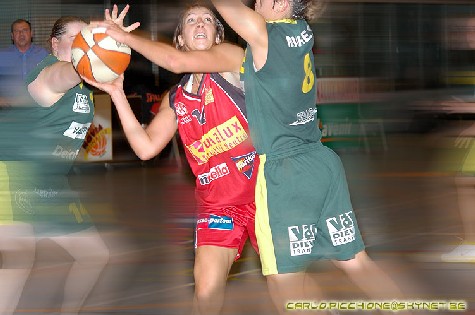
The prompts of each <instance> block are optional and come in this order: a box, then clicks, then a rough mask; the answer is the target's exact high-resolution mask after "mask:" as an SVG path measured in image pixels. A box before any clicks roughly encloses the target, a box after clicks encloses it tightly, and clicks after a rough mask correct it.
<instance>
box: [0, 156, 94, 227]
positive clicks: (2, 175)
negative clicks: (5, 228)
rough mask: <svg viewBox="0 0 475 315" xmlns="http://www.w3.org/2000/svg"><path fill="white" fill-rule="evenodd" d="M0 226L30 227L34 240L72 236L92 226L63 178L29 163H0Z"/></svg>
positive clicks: (75, 195) (64, 177)
mask: <svg viewBox="0 0 475 315" xmlns="http://www.w3.org/2000/svg"><path fill="white" fill-rule="evenodd" d="M0 205H1V206H2V207H1V210H0V223H1V224H8V223H9V222H14V221H16V222H25V223H30V224H31V225H32V226H33V227H34V231H35V234H36V235H38V236H56V235H65V234H70V233H75V232H79V231H82V230H84V229H88V228H90V227H91V226H92V220H91V218H90V216H89V213H88V212H87V210H86V209H85V207H84V206H83V205H82V204H81V202H80V199H79V195H78V193H77V192H75V191H73V190H71V189H70V186H69V181H68V178H67V176H66V175H64V174H54V173H52V172H45V171H44V170H43V169H41V168H38V166H37V165H35V164H33V163H29V162H13V161H8V162H5V161H4V162H0Z"/></svg>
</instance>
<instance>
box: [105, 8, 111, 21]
mask: <svg viewBox="0 0 475 315" xmlns="http://www.w3.org/2000/svg"><path fill="white" fill-rule="evenodd" d="M111 19H112V17H111V13H110V11H109V9H105V10H104V20H106V21H110V20H111Z"/></svg>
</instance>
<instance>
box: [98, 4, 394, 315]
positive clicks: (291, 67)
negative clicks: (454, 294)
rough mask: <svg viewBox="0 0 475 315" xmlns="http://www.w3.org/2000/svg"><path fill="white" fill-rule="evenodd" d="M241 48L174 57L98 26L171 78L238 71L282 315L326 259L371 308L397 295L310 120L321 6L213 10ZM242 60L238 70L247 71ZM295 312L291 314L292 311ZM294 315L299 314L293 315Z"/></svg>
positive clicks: (265, 253)
mask: <svg viewBox="0 0 475 315" xmlns="http://www.w3.org/2000/svg"><path fill="white" fill-rule="evenodd" d="M212 2H213V4H214V6H215V7H216V9H217V10H218V12H219V13H220V14H221V16H222V17H223V18H224V20H225V21H226V22H227V23H228V24H229V26H231V27H232V28H233V29H234V30H235V31H236V32H237V34H238V35H240V36H241V37H242V38H243V39H244V40H245V41H246V42H247V44H248V45H247V48H246V51H245V52H244V51H243V50H242V49H241V48H240V47H238V46H235V45H231V44H226V43H223V44H220V45H216V46H214V47H212V48H211V49H209V50H207V51H193V52H177V51H175V50H174V49H173V48H172V47H170V46H168V45H166V44H164V43H159V42H155V41H151V40H148V39H144V38H140V37H138V36H135V35H133V34H127V33H125V32H123V31H122V30H121V29H120V28H117V27H116V26H115V25H113V24H112V23H108V22H101V23H98V24H97V26H102V27H106V29H107V31H106V33H107V34H109V35H110V36H112V37H113V38H115V39H116V40H118V41H120V42H123V43H125V44H127V45H129V46H130V47H131V48H132V49H134V50H136V51H137V52H139V53H140V54H142V55H144V56H145V57H146V58H148V59H150V60H151V61H153V62H154V63H156V64H158V65H159V66H161V67H164V68H166V69H168V70H171V71H173V72H223V71H236V70H240V72H241V79H242V80H243V81H244V87H245V93H246V96H245V97H246V107H247V112H248V119H249V127H250V131H251V137H252V139H253V142H254V145H255V148H256V150H257V152H258V153H259V156H260V158H261V164H260V167H259V173H258V179H257V180H258V183H257V186H256V207H257V210H256V234H257V239H258V244H259V248H260V250H261V256H260V257H261V263H262V272H263V274H264V275H265V276H266V278H267V283H268V287H269V292H270V294H271V296H272V299H273V301H274V304H275V305H276V307H277V309H278V311H279V312H280V313H286V311H287V310H286V307H287V306H289V305H290V304H287V303H288V302H289V301H292V300H302V299H306V298H309V297H310V296H308V295H307V293H306V292H305V290H304V282H305V277H306V274H305V270H306V268H307V266H309V264H311V263H312V262H314V261H316V260H321V259H328V260H331V261H332V262H334V264H335V265H336V266H338V267H339V268H341V269H342V270H343V271H345V272H346V273H347V275H348V276H349V277H350V279H351V280H353V281H354V282H355V283H356V284H357V285H358V286H359V287H360V288H361V289H362V290H363V291H364V292H366V293H367V294H368V295H369V296H370V297H371V298H373V299H395V298H400V297H402V294H401V292H400V290H399V288H398V287H397V285H396V284H395V283H394V282H393V280H392V279H391V278H389V277H388V276H387V275H386V274H385V273H384V272H383V271H382V270H381V269H380V268H379V267H378V266H377V264H375V262H373V261H372V260H371V259H370V258H369V257H368V255H367V254H366V253H365V250H364V244H363V241H362V238H361V235H360V232H359V229H358V225H357V222H356V218H355V215H354V213H353V207H352V205H351V201H350V196H349V191H348V187H347V182H346V178H345V172H344V169H343V166H342V163H341V161H340V159H339V157H338V156H337V155H336V154H335V153H334V152H333V151H332V150H330V149H329V148H327V147H325V146H323V145H322V144H321V141H320V138H321V133H320V130H319V129H318V126H317V124H316V119H315V112H316V111H315V100H316V84H315V83H316V77H315V72H314V59H313V58H314V57H313V52H312V47H313V44H314V34H313V32H312V30H311V28H310V26H309V25H308V23H307V20H311V19H312V18H313V15H314V13H316V11H319V10H320V9H321V7H322V4H321V3H320V2H319V1H318V2H317V1H315V2H314V1H311V0H292V1H291V0H256V3H255V11H253V10H251V9H250V8H248V7H247V6H246V5H245V4H244V3H242V2H241V1H240V0H212ZM243 60H244V63H243ZM292 312H294V311H292ZM294 313H295V312H294Z"/></svg>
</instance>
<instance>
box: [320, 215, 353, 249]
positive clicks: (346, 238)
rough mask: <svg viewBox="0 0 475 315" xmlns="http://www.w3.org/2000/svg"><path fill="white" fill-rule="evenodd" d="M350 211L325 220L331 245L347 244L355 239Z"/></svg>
mask: <svg viewBox="0 0 475 315" xmlns="http://www.w3.org/2000/svg"><path fill="white" fill-rule="evenodd" d="M352 213H353V211H348V212H345V213H342V214H340V215H339V216H337V217H331V218H328V219H327V220H326V222H327V228H328V233H329V234H330V237H331V240H332V243H333V246H340V245H344V244H348V243H351V242H353V241H354V240H355V224H354V221H353V219H352V218H351V214H352Z"/></svg>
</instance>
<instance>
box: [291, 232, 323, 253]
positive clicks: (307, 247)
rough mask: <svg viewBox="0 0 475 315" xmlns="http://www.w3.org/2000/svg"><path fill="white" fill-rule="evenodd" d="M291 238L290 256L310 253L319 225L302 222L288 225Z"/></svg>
mask: <svg viewBox="0 0 475 315" xmlns="http://www.w3.org/2000/svg"><path fill="white" fill-rule="evenodd" d="M288 231H289V240H290V256H301V255H309V254H311V253H312V249H313V245H314V243H315V237H316V235H317V226H316V225H315V224H302V225H294V226H289V227H288Z"/></svg>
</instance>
